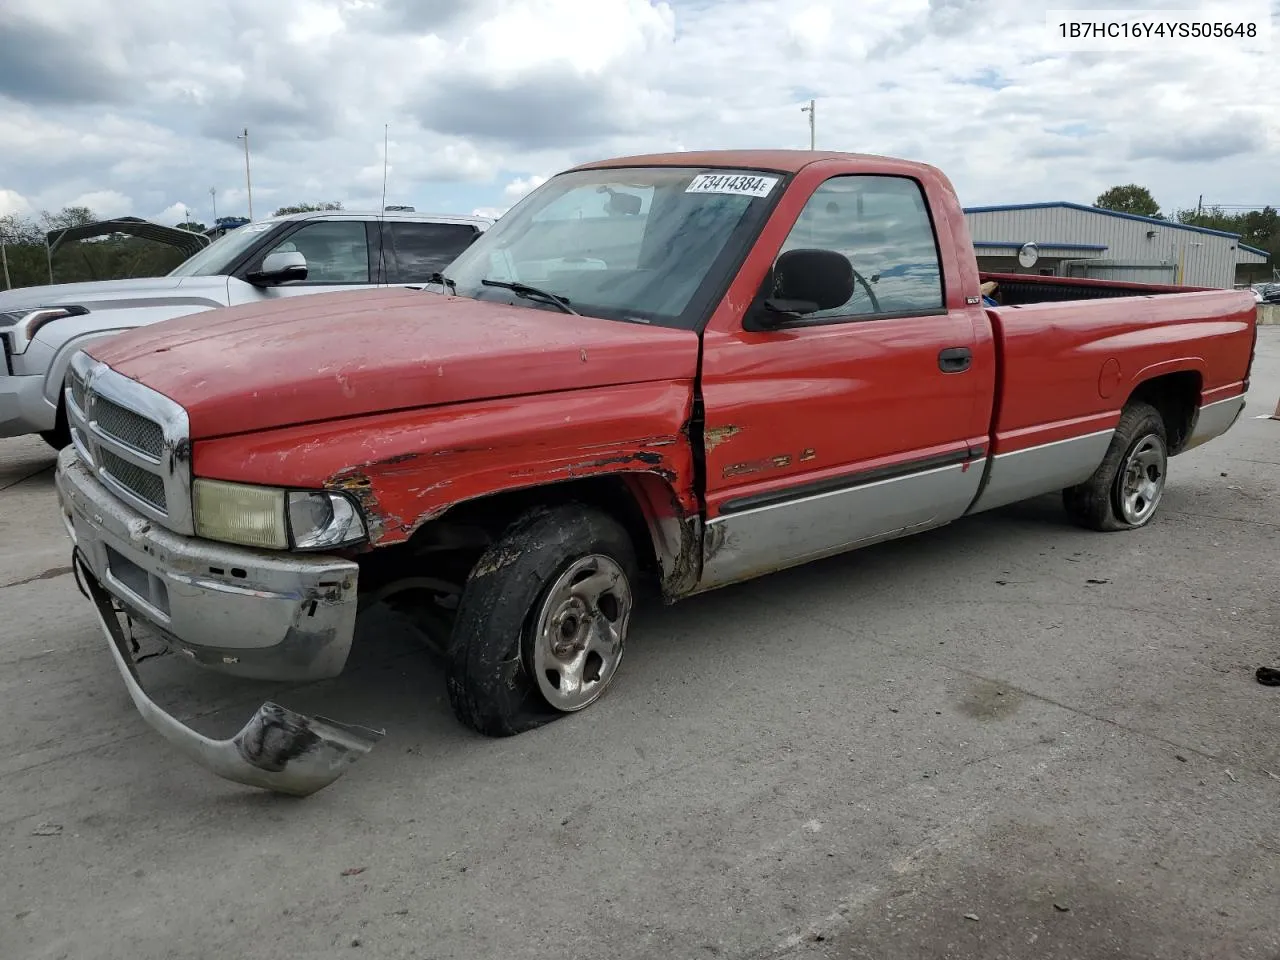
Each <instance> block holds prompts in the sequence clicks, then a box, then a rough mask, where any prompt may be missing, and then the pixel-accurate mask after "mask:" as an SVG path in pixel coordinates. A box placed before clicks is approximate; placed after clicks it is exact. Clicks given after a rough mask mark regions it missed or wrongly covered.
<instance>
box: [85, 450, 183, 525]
mask: <svg viewBox="0 0 1280 960" xmlns="http://www.w3.org/2000/svg"><path fill="white" fill-rule="evenodd" d="M98 456H99V457H100V458H101V461H102V462H101V464H100V466H101V467H102V469H103V470H105V471H106V472H107V473H108V474H110V476H111V478H112V479H113V480H115V481H116V483H118V484H120V485H121V486H123V487H125V488H126V489H127V490H128V491H129V492H130V493H132V494H133V495H134V496H135V497H140V498H141V499H143V500H145V501H146V502H147V503H149V504H151V506H153V507H155V508H156V509H157V510H159V511H160V512H161V513H164V512H166V511H167V510H168V498H167V497H166V496H165V492H164V481H163V480H162V479H160V477H159V476H158V475H157V474H154V473H152V472H151V471H150V470H147V469H144V468H143V467H140V466H138V465H137V464H136V463H130V462H129V461H128V460H125V459H123V458H121V457H118V456H116V454H114V453H112V452H111V451H110V450H100V451H98Z"/></svg>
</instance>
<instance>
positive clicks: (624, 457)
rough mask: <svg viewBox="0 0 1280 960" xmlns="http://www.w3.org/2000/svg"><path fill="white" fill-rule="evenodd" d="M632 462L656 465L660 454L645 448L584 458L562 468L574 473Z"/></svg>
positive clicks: (660, 459) (660, 461)
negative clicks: (607, 455)
mask: <svg viewBox="0 0 1280 960" xmlns="http://www.w3.org/2000/svg"><path fill="white" fill-rule="evenodd" d="M633 463H643V464H645V465H646V466H650V467H656V466H658V465H659V464H661V463H662V454H659V453H650V452H649V451H647V450H638V451H636V452H635V453H625V454H618V455H616V456H612V457H599V458H598V459H595V460H584V461H582V462H581V463H572V464H570V465H569V466H567V467H564V468H563V469H565V470H568V471H569V473H571V474H574V473H579V472H581V471H583V470H599V469H600V468H602V467H612V466H627V465H630V464H633Z"/></svg>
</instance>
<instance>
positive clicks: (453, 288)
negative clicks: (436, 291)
mask: <svg viewBox="0 0 1280 960" xmlns="http://www.w3.org/2000/svg"><path fill="white" fill-rule="evenodd" d="M427 283H438V284H440V286H442V287H447V288H448V290H449V292H450V293H452V294H454V295H455V296H456V295H457V293H458V285H457V284H456V283H454V282H453V281H452V280H450V279H449V278H448V277H446V276H445V275H444V274H443V273H433V274H432V275H431V276H429V277H427Z"/></svg>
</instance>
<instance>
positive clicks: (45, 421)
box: [0, 357, 58, 437]
mask: <svg viewBox="0 0 1280 960" xmlns="http://www.w3.org/2000/svg"><path fill="white" fill-rule="evenodd" d="M57 420H58V410H57V408H56V407H54V406H53V405H52V404H51V403H49V401H48V400H46V399H45V396H44V377H42V376H25V377H22V376H19V377H10V376H6V375H5V373H4V357H0V437H23V436H26V435H27V434H29V433H40V432H42V431H45V430H52V429H53V428H54V425H55V424H56V423H57Z"/></svg>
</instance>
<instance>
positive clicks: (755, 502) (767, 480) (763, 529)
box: [700, 162, 995, 589]
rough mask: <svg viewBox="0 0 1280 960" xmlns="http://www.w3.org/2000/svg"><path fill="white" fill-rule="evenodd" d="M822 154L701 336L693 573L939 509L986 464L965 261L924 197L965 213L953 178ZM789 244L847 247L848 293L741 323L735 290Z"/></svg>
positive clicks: (754, 568)
mask: <svg viewBox="0 0 1280 960" xmlns="http://www.w3.org/2000/svg"><path fill="white" fill-rule="evenodd" d="M821 166H822V164H813V165H811V166H809V167H806V168H804V170H802V171H801V173H800V174H799V175H798V176H797V179H796V181H795V182H794V183H793V184H792V185H791V187H790V189H789V193H788V196H787V197H785V198H784V200H783V202H782V203H780V204H779V207H778V209H777V210H776V211H775V212H774V214H773V217H772V219H771V221H770V223H769V224H768V225H767V226H766V228H765V230H764V231H763V233H762V235H761V238H760V240H759V241H758V242H757V245H756V249H755V251H754V252H753V255H752V257H751V258H750V259H749V260H748V262H747V264H746V265H744V267H743V270H742V271H741V272H740V274H739V277H738V281H739V282H738V283H735V285H734V288H733V289H731V290H730V293H729V296H727V297H726V298H725V303H724V304H722V306H721V308H720V309H719V310H718V311H717V313H716V315H715V316H714V317H713V318H712V320H711V322H710V324H709V325H708V329H707V331H706V333H705V336H704V348H703V367H702V397H703V405H704V410H705V423H706V433H705V437H706V444H705V446H706V450H707V469H706V498H707V508H708V519H709V524H708V528H707V533H706V542H705V545H704V564H703V579H702V582H701V584H700V587H701V588H702V589H706V588H710V587H713V586H718V585H720V584H723V583H729V582H733V581H735V580H740V579H744V578H746V577H749V576H752V575H754V574H756V573H760V572H765V571H767V570H770V569H776V568H781V567H784V566H789V565H792V564H795V563H800V562H804V561H806V560H810V559H814V558H816V557H820V556H824V555H829V554H833V553H838V552H841V551H844V550H847V549H850V548H853V547H856V546H860V545H865V544H868V543H872V542H875V541H878V540H883V539H888V538H891V537H894V536H900V535H902V534H904V533H910V532H914V531H916V530H922V529H926V528H928V527H932V526H939V525H941V524H944V523H948V522H950V521H951V520H954V519H956V518H957V517H959V516H960V515H961V514H963V513H964V511H965V510H966V508H967V507H968V506H969V504H970V503H971V502H972V500H973V498H974V496H975V494H976V493H977V491H978V487H979V484H980V481H981V477H982V472H983V465H984V459H985V457H986V434H987V429H988V426H989V422H990V415H991V405H992V394H993V389H994V378H995V369H994V351H993V350H992V348H991V341H990V336H989V334H988V333H987V332H986V331H987V330H988V329H989V328H988V327H987V324H986V318H985V316H984V315H983V313H982V307H981V305H980V303H978V304H974V303H969V302H968V301H969V300H977V299H978V297H977V293H978V291H977V275H976V271H973V270H971V271H968V274H971V275H962V270H961V268H960V265H958V264H957V263H956V261H955V258H954V257H950V256H949V255H948V252H949V251H951V250H952V249H953V248H954V238H953V236H952V235H951V228H950V226H949V220H948V218H947V217H946V216H945V215H944V216H942V217H939V216H936V215H935V216H931V214H930V210H931V208H932V209H935V210H936V207H934V206H933V205H932V204H931V201H933V200H934V199H935V198H938V199H940V200H941V201H942V203H943V204H945V205H946V206H947V209H946V210H945V211H944V213H945V214H954V215H961V216H962V214H960V213H959V211H958V209H956V210H954V211H952V210H951V209H950V208H952V207H955V203H954V195H953V194H952V193H951V192H950V189H949V187H948V186H947V185H946V184H945V181H941V182H940V183H929V182H923V183H922V182H921V181H920V180H918V179H914V178H913V177H912V176H908V175H905V173H903V172H899V170H896V169H895V168H894V166H893V164H892V162H886V167H887V168H888V169H886V170H885V171H883V172H881V171H878V170H875V169H874V168H869V170H868V172H866V173H863V172H859V173H857V174H850V173H848V168H847V166H845V167H844V169H843V171H842V172H841V173H840V174H837V175H830V174H824V173H823V172H822V171H820V170H815V167H821ZM908 169H910V170H911V171H912V173H913V174H914V175H915V177H919V175H920V171H919V168H917V167H911V168H908ZM806 178H807V180H808V184H806ZM939 180H941V178H940V177H939ZM947 201H950V203H949V204H948V203H947ZM935 220H941V221H942V223H941V226H940V227H939V228H938V229H935ZM939 230H940V231H941V232H942V237H941V241H942V242H941V244H940V243H939V236H938V233H939ZM966 235H967V234H966ZM766 247H767V248H769V249H765V248H766ZM794 248H818V249H825V250H837V251H839V252H841V253H843V254H845V256H847V257H848V258H849V259H850V260H851V262H852V263H853V266H854V269H855V271H856V283H855V290H854V294H853V296H852V297H851V298H850V300H849V301H847V302H846V303H845V304H844V305H843V306H841V307H838V308H835V309H833V310H827V311H823V312H822V313H818V314H812V315H809V316H807V317H806V318H804V320H802V321H799V322H796V323H793V324H788V325H787V326H785V327H784V328H782V329H778V330H772V331H767V332H750V331H746V330H744V329H743V328H742V322H741V321H742V312H743V311H742V309H741V308H742V306H744V305H745V302H747V301H749V300H750V299H751V297H752V296H753V295H754V293H755V290H756V289H758V287H759V284H760V281H761V280H762V279H763V277H764V275H765V272H766V271H767V270H768V267H769V266H770V265H771V264H772V262H773V261H774V260H775V259H776V256H777V254H778V253H781V252H783V251H785V250H788V249H794ZM757 274H758V275H759V277H758V278H757V276H756V275H757ZM740 284H746V285H747V291H746V295H745V296H735V294H737V293H738V291H739V290H740V289H741V287H740ZM966 285H972V286H973V288H974V289H973V290H965V289H961V288H962V287H964V286H966ZM735 304H736V305H737V307H738V308H737V309H733V305H735Z"/></svg>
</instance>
